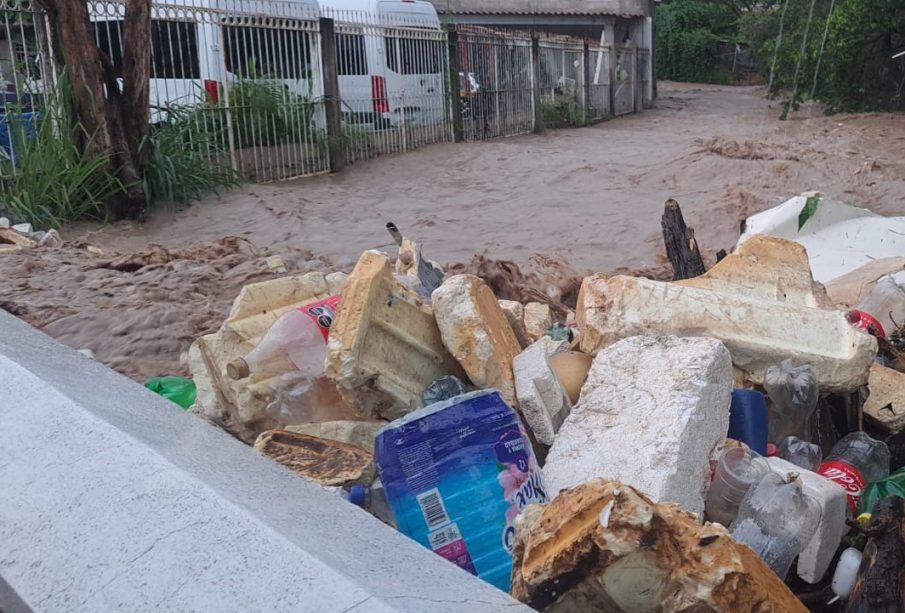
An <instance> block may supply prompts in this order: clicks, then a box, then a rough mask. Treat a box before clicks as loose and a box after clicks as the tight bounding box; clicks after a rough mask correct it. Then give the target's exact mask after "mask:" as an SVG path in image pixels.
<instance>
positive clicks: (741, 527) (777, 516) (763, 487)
mask: <svg viewBox="0 0 905 613" xmlns="http://www.w3.org/2000/svg"><path fill="white" fill-rule="evenodd" d="M789 477H790V478H784V477H782V476H780V475H777V474H776V473H769V474H767V476H765V477H764V478H763V479H761V481H760V482H759V483H758V484H756V485H754V486H753V487H752V488H751V489H749V490H748V493H747V494H745V498H744V499H743V500H742V503H741V505H739V509H738V517H737V518H736V520H735V521H734V522H732V525H731V526H730V529H729V531H730V532H731V533H732V536H733V538H735V539H736V540H738V541H741V542H743V543H745V544H746V545H748V546H749V547H751V549H753V550H754V551H755V552H756V553H757V554H758V555H759V556H760V557H761V559H763V561H764V562H766V563H767V565H768V566H769V567H770V568H771V569H772V570H773V572H774V573H776V575H777V576H778V577H779V578H780V579H785V577H786V575H787V574H788V572H789V568H790V567H791V566H792V561H793V560H794V559H795V557H796V556H798V554H799V553H801V548H802V546H803V544H805V543H807V542H808V541H810V539H811V537H812V536H813V534H814V530H816V528H817V523H818V522H819V520H820V512H821V511H820V507H819V505H818V504H817V502H816V501H814V500H813V499H812V498H810V497H809V496H806V495H805V494H804V493H803V492H802V490H801V482H800V481H799V479H798V478H797V477H796V476H795V475H790V476H789Z"/></svg>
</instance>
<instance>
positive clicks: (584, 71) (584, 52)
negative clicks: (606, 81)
mask: <svg viewBox="0 0 905 613" xmlns="http://www.w3.org/2000/svg"><path fill="white" fill-rule="evenodd" d="M588 53H589V46H588V41H587V40H585V41H584V45H582V47H581V80H582V85H583V86H584V95H583V104H584V123H585V125H587V124H589V123H591V122H590V121H588V119H589V118H590V117H591V65H590V62H588Z"/></svg>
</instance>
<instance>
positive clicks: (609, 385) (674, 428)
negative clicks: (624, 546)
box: [544, 336, 732, 514]
mask: <svg viewBox="0 0 905 613" xmlns="http://www.w3.org/2000/svg"><path fill="white" fill-rule="evenodd" d="M731 393H732V362H731V360H730V358H729V351H728V350H727V349H726V347H725V346H724V345H723V344H722V343H721V342H720V341H718V340H716V339H712V338H678V337H675V336H666V337H652V336H635V337H631V338H627V339H624V340H622V341H619V342H617V343H615V344H613V345H611V346H609V347H607V348H605V349H603V350H601V351H600V353H598V354H597V357H596V358H594V362H593V364H592V365H591V370H590V372H589V373H588V378H587V381H586V382H585V384H584V387H582V390H581V397H580V399H579V401H578V405H577V406H575V408H573V409H572V411H571V413H570V414H569V416H568V417H567V418H566V420H565V422H563V425H562V427H561V428H560V430H559V432H558V433H557V434H556V437H555V439H554V442H553V446H552V447H551V448H550V453H549V455H548V456H547V463H546V465H545V466H544V483H545V484H546V485H547V487H548V490H549V491H550V492H552V494H553V495H555V494H556V493H558V492H559V491H561V490H563V489H565V488H568V487H573V486H575V485H578V484H579V483H582V482H584V481H587V480H589V479H592V478H594V477H604V478H607V479H615V480H619V481H622V482H623V483H626V484H628V485H632V486H634V487H636V488H638V489H639V490H641V491H642V492H644V493H645V494H647V495H648V496H650V497H651V498H653V500H654V501H656V502H663V501H669V502H677V503H679V504H680V505H681V506H682V508H684V509H685V510H686V511H690V512H692V513H698V514H701V513H702V512H703V510H704V494H705V491H706V488H707V481H708V476H709V461H710V454H711V452H712V451H713V448H714V447H715V446H716V445H717V444H719V443H720V442H721V441H723V440H724V439H725V438H726V431H727V430H728V429H729V404H730V399H731V398H730V397H731Z"/></svg>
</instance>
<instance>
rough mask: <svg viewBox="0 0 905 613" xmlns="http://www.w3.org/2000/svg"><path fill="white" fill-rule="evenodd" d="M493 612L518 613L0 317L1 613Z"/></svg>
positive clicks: (216, 435) (308, 487) (154, 400)
mask: <svg viewBox="0 0 905 613" xmlns="http://www.w3.org/2000/svg"><path fill="white" fill-rule="evenodd" d="M161 374H165V373H161ZM503 608H506V609H507V610H509V609H512V610H522V611H530V609H528V608H526V607H524V606H523V605H521V604H519V603H517V602H516V601H514V600H513V599H511V598H510V597H509V596H508V595H506V594H504V593H502V592H499V591H498V590H496V589H494V588H493V587H491V586H490V585H488V584H485V583H484V582H482V581H480V580H479V579H477V578H475V577H472V576H471V575H469V574H467V573H466V572H464V571H462V570H460V569H459V568H457V567H456V566H454V565H453V564H450V563H449V562H447V561H445V560H443V559H441V558H440V557H438V556H436V555H434V554H433V553H431V552H430V551H428V550H426V549H424V548H422V547H421V546H419V545H418V544H416V543H414V542H413V541H410V540H409V539H407V538H406V537H404V536H402V535H401V534H399V533H397V532H395V531H393V530H392V529H390V528H387V527H386V526H384V525H383V524H381V523H380V522H378V521H377V520H376V519H374V518H372V517H371V516H369V515H367V514H366V513H363V512H362V511H360V510H359V509H357V508H355V507H354V506H352V505H350V504H348V503H347V502H345V501H343V500H342V499H340V498H339V497H337V496H334V495H331V494H330V493H328V492H325V491H324V490H322V489H320V488H319V487H317V486H316V485H314V484H311V483H309V482H307V481H305V480H303V479H300V478H299V477H297V476H295V475H294V474H292V473H291V472H289V471H288V470H286V469H284V468H283V467H282V466H280V465H278V464H276V463H275V462H273V461H271V460H269V459H268V458H266V457H263V456H261V455H259V454H258V453H256V452H255V451H254V450H253V449H251V448H249V447H247V446H245V445H243V444H242V443H240V442H239V441H237V440H235V439H233V438H231V437H230V436H229V435H228V434H226V433H225V432H223V431H221V430H219V429H218V428H216V427H214V426H212V425H210V424H208V423H207V422H205V421H203V420H202V419H201V418H199V417H197V416H194V415H191V414H187V413H184V412H183V411H181V410H180V409H178V408H177V407H175V406H174V405H172V404H170V403H169V402H168V401H166V400H164V399H162V398H160V397H158V396H156V395H154V394H152V393H151V392H148V391H147V390H145V389H144V388H142V387H141V386H140V385H138V384H137V383H135V382H133V381H131V380H129V379H127V378H125V377H123V376H121V375H119V374H117V373H115V372H113V371H112V370H110V369H108V368H106V367H105V366H103V365H102V364H99V363H97V362H94V361H93V360H90V359H89V358H86V357H85V356H82V355H81V354H79V353H77V352H76V351H74V350H72V349H69V348H67V347H65V346H63V345H61V344H59V343H57V342H56V341H54V340H52V339H51V338H49V337H47V336H45V335H44V334H42V333H40V332H38V331H36V330H34V329H33V328H31V327H30V326H28V325H27V324H25V323H23V322H21V321H20V320H18V319H16V318H15V317H13V316H12V315H9V314H7V313H6V312H4V311H2V310H0V610H2V611H15V612H16V613H18V612H19V611H23V610H28V609H31V610H34V611H92V612H93V611H175V610H179V611H217V612H218V613H219V612H223V611H243V612H247V611H288V610H293V611H318V612H331V611H335V612H347V611H356V612H364V611H367V612H372V611H377V612H380V611H412V612H414V611H419V612H420V611H425V610H430V611H432V612H439V611H463V610H467V611H497V610H500V609H503Z"/></svg>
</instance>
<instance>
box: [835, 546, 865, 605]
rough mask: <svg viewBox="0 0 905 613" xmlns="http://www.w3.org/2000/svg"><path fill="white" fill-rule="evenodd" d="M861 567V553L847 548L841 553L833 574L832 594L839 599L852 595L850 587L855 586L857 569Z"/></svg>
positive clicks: (852, 548)
mask: <svg viewBox="0 0 905 613" xmlns="http://www.w3.org/2000/svg"><path fill="white" fill-rule="evenodd" d="M860 566H861V552H860V551H858V550H857V549H855V548H854V547H849V548H848V549H846V550H845V551H843V552H842V555H841V556H840V557H839V563H838V564H837V565H836V572H835V573H833V583H832V588H833V593H834V594H836V596H838V597H839V598H842V599H845V598H848V595H849V594H851V593H852V587H854V585H855V578H856V577H857V576H858V568H859V567H860Z"/></svg>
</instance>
